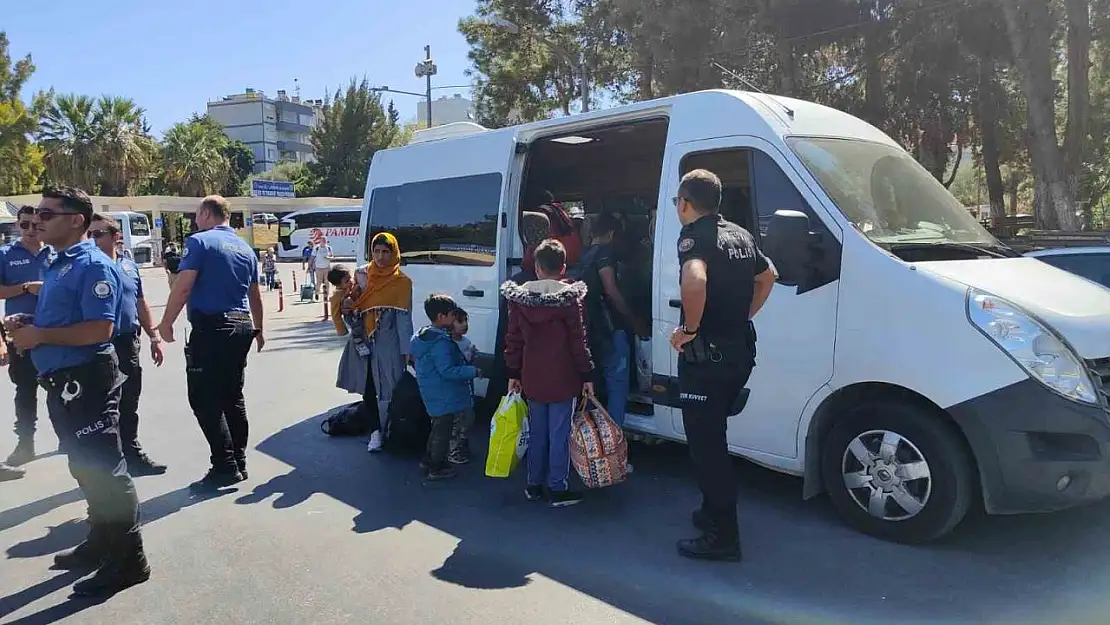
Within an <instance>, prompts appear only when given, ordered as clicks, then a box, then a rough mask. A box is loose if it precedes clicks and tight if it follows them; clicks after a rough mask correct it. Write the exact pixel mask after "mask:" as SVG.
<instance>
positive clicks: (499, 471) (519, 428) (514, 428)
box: [486, 393, 528, 477]
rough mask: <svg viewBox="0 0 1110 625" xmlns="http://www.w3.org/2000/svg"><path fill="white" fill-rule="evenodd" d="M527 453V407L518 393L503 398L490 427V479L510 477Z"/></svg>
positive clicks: (488, 459)
mask: <svg viewBox="0 0 1110 625" xmlns="http://www.w3.org/2000/svg"><path fill="white" fill-rule="evenodd" d="M527 451H528V404H527V403H526V402H525V401H524V398H523V397H521V396H520V394H519V393H509V394H508V395H506V396H504V397H502V398H501V404H500V405H499V406H498V407H497V412H495V413H493V419H492V420H491V421H490V426H489V454H488V455H487V456H486V476H487V477H509V474H511V473H512V472H513V469H515V468H516V466H517V465H518V464H520V460H521V458H523V457H524V453H525V452H527Z"/></svg>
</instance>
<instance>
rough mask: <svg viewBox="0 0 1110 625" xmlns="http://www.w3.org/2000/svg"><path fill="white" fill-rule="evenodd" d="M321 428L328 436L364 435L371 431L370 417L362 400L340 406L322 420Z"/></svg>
mask: <svg viewBox="0 0 1110 625" xmlns="http://www.w3.org/2000/svg"><path fill="white" fill-rule="evenodd" d="M320 430H321V431H323V432H324V434H327V435H328V436H362V435H363V434H366V433H367V432H369V431H370V419H369V418H368V415H367V414H366V411H365V410H363V409H362V402H361V401H356V402H355V403H353V404H347V405H346V406H340V407H339V408H336V409H335V410H332V411H331V414H329V415H328V417H327V418H326V419H324V420H323V421H321V422H320Z"/></svg>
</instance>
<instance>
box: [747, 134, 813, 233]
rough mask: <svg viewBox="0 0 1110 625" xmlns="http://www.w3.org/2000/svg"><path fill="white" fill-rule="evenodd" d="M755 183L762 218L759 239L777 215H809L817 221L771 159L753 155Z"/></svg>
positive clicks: (757, 203)
mask: <svg viewBox="0 0 1110 625" xmlns="http://www.w3.org/2000/svg"><path fill="white" fill-rule="evenodd" d="M752 180H754V181H755V183H754V185H753V187H754V188H755V206H756V214H757V215H758V217H759V236H760V237H763V235H765V234H767V225H768V224H770V223H771V217H773V216H774V215H775V211H779V210H796V211H801V212H803V213H805V214H806V215H809V218H810V221H811V222H812V221H814V220H815V219H816V218H815V216H814V213H813V210H812V209H811V208H810V206H809V203H808V202H806V201H805V198H803V197H802V194H801V193H799V192H798V189H797V187H795V186H794V183H792V182H790V178H788V177H787V176H786V173H785V172H783V171H782V169H781V168H780V167H779V166H778V163H776V162H775V161H774V159H772V158H771V157H770V156H767V155H766V154H764V153H763V152H759V151H752Z"/></svg>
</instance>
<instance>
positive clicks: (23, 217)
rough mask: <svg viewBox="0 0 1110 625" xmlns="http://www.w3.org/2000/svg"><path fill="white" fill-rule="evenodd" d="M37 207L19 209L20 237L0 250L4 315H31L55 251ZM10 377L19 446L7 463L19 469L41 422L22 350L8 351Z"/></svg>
mask: <svg viewBox="0 0 1110 625" xmlns="http://www.w3.org/2000/svg"><path fill="white" fill-rule="evenodd" d="M34 216H35V207H33V206H22V207H20V209H19V211H18V214H17V216H16V217H17V219H18V220H19V231H20V238H19V240H18V241H14V242H12V243H9V244H8V245H5V246H3V247H0V299H2V300H4V314H5V315H19V314H28V315H29V314H32V313H34V312H35V303H36V301H37V299H38V292H39V287H40V286H42V282H41V280H42V272H44V271H46V266H47V265H48V264H49V262H50V256H51V254H53V250H51V249H50V246H47V245H43V244H42V241H39V238H38V236H37V235H36V233H35V228H34V225H33V224H32V220H33V219H34ZM8 359H9V363H8V377H9V378H11V381H12V384H14V385H15V435H16V437H17V438H18V441H19V442H18V443H17V444H16V446H15V451H13V452H12V454H11V455H10V456H8V461H7V464H9V465H12V466H16V467H18V466H20V465H22V464H26V463H28V462H30V461H31V460H32V459H34V457H35V423H36V422H37V421H38V404H39V400H38V387H39V384H38V380H37V377H38V374H37V373H36V372H35V365H34V363H32V362H31V359H30V357H28V356H27V355H26V354H22V353H20V352H19V350H15V349H12V350H9V354H8Z"/></svg>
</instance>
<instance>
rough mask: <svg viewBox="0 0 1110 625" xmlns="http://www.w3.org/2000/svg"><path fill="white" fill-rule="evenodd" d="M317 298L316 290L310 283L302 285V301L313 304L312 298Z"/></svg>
mask: <svg viewBox="0 0 1110 625" xmlns="http://www.w3.org/2000/svg"><path fill="white" fill-rule="evenodd" d="M314 297H316V289H315V288H314V287H313V286H312V285H311V284H308V283H305V284H302V285H301V301H302V302H311V301H312V298H314Z"/></svg>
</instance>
